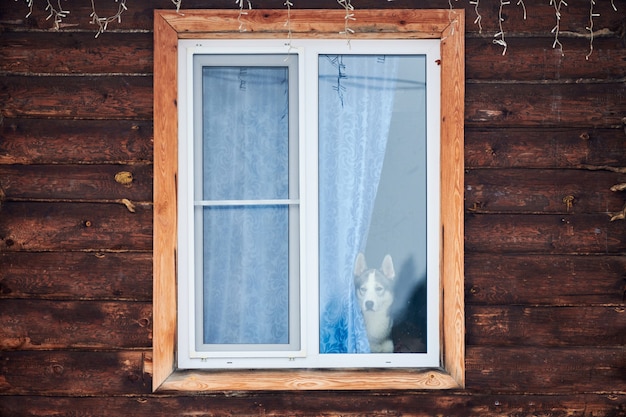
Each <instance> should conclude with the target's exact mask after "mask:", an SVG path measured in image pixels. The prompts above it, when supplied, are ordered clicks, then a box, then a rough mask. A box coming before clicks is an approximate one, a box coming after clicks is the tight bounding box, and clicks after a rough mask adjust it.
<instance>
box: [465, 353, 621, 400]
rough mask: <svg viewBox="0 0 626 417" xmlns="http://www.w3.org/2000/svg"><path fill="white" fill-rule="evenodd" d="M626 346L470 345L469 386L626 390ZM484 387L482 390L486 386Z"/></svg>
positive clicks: (500, 389) (505, 390)
mask: <svg viewBox="0 0 626 417" xmlns="http://www.w3.org/2000/svg"><path fill="white" fill-rule="evenodd" d="M624 355H625V353H624V347H623V346H617V347H606V348H600V347H592V346H589V347H581V346H577V347H563V348H545V347H527V346H525V347H502V346H480V347H479V346H468V347H467V357H466V358H467V359H466V371H467V381H468V384H467V388H468V389H469V390H481V391H483V390H486V391H491V392H494V391H495V392H500V393H513V392H518V393H522V392H541V393H544V394H548V393H551V394H565V395H567V394H571V393H581V395H582V393H592V392H598V387H605V389H606V391H605V392H606V393H615V394H620V395H621V394H626V378H624V375H626V362H624ZM483 392H484V391H483Z"/></svg>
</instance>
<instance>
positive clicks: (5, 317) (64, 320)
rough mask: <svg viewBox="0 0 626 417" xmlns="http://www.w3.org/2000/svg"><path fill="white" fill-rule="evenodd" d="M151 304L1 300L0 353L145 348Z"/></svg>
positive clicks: (150, 317) (149, 323) (150, 330)
mask: <svg viewBox="0 0 626 417" xmlns="http://www.w3.org/2000/svg"><path fill="white" fill-rule="evenodd" d="M151 335H152V304H151V303H146V302H141V303H138V302H126V301H124V302H122V301H118V302H102V301H59V300H53V301H51V300H23V299H22V300H2V308H0V349H2V350H52V349H64V350H67V349H111V350H118V349H127V348H138V347H149V346H150V344H151V339H152V338H151Z"/></svg>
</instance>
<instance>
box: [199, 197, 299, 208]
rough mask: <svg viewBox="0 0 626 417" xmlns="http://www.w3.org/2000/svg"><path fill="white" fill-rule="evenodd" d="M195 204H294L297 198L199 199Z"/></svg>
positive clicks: (296, 202) (297, 203) (205, 205)
mask: <svg viewBox="0 0 626 417" xmlns="http://www.w3.org/2000/svg"><path fill="white" fill-rule="evenodd" d="M193 204H194V205H195V206H204V207H207V206H208V207H223V206H296V205H299V204H300V200H299V199H268V200H201V201H194V203H193Z"/></svg>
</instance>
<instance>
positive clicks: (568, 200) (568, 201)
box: [563, 195, 576, 213]
mask: <svg viewBox="0 0 626 417" xmlns="http://www.w3.org/2000/svg"><path fill="white" fill-rule="evenodd" d="M575 199H576V198H575V197H574V196H573V195H566V196H565V197H563V203H565V209H566V210H567V212H568V213H569V211H570V210H571V209H572V207H573V206H574V200H575Z"/></svg>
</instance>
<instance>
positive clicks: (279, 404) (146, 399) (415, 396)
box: [0, 391, 626, 417]
mask: <svg viewBox="0 0 626 417" xmlns="http://www.w3.org/2000/svg"><path fill="white" fill-rule="evenodd" d="M370 398H371V399H370V400H369V401H367V402H366V403H367V410H366V411H363V407H364V404H363V402H364V399H363V393H362V392H359V391H357V392H351V391H342V392H339V393H334V392H323V391H313V392H308V393H307V395H289V394H287V393H286V394H285V395H282V396H276V395H274V394H272V393H263V392H262V393H255V394H252V393H247V394H246V395H233V396H230V395H223V394H215V395H201V396H199V395H195V396H182V395H179V396H176V397H171V396H154V395H138V396H96V397H83V398H80V397H40V396H33V395H31V396H14V395H7V396H4V397H3V398H2V401H1V402H0V414H2V415H10V416H13V415H16V416H17V415H27V414H32V415H45V414H47V413H50V412H54V411H56V410H68V409H71V410H72V411H73V412H74V413H76V414H78V415H98V414H102V410H107V412H108V413H109V414H110V415H114V416H120V415H125V414H126V413H128V410H132V412H133V416H134V417H154V416H157V415H185V414H198V413H203V414H207V415H211V414H214V415H263V416H281V415H284V414H285V410H290V413H291V414H293V415H341V416H348V417H353V416H354V417H356V416H362V415H363V414H369V415H410V416H414V417H432V416H436V415H439V414H441V412H442V410H445V412H446V415H452V416H468V415H471V416H490V415H494V416H525V415H528V416H565V415H572V416H586V415H592V416H594V417H615V416H620V415H622V414H623V413H624V411H625V405H624V404H626V395H623V394H622V395H620V394H611V393H606V394H602V393H599V394H585V395H558V396H555V395H537V394H530V395H524V394H500V393H493V394H490V393H487V394H481V393H472V394H468V393H462V392H458V393H457V392H455V393H447V392H442V391H437V392H435V393H427V392H419V391H416V392H411V393H410V395H407V394H406V393H394V392H384V393H378V394H376V395H372V396H371V397H370Z"/></svg>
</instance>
